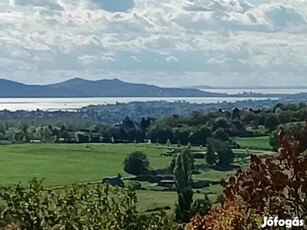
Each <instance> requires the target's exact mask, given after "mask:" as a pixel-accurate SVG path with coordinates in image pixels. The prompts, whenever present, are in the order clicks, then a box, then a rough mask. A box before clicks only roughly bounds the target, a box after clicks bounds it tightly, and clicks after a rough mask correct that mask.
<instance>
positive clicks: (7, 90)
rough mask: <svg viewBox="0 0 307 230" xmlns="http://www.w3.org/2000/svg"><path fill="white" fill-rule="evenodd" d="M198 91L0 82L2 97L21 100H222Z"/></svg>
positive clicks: (106, 83)
mask: <svg viewBox="0 0 307 230" xmlns="http://www.w3.org/2000/svg"><path fill="white" fill-rule="evenodd" d="M224 96H227V94H221V93H210V92H204V91H201V90H198V89H187V88H186V89H181V88H162V87H158V86H154V85H146V84H134V83H127V82H123V81H120V80H117V79H114V80H98V81H89V80H85V79H81V78H74V79H71V80H68V81H64V82H61V83H57V84H50V85H27V84H22V83H18V82H14V81H10V80H4V79H0V97H1V98H9V97H12V98H23V97H42V98H44V97H224Z"/></svg>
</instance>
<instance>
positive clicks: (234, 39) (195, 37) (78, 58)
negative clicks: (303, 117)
mask: <svg viewBox="0 0 307 230" xmlns="http://www.w3.org/2000/svg"><path fill="white" fill-rule="evenodd" d="M306 38H307V0H278V1H271V0H266V1H265V0H246V1H245V0H1V1H0V78H5V79H9V80H14V81H19V82H23V83H30V84H49V83H55V82H60V81H64V80H67V79H71V78H75V77H81V78H86V79H90V80H97V79H114V78H117V79H120V80H124V81H128V82H136V83H146V84H155V85H159V86H174V87H177V86H189V85H211V86H270V85H275V86H288V85H291V86H301V85H304V86H307V82H306V77H307V55H306V54H307V39H306Z"/></svg>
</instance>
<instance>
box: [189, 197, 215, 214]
mask: <svg viewBox="0 0 307 230" xmlns="http://www.w3.org/2000/svg"><path fill="white" fill-rule="evenodd" d="M211 206H212V202H211V201H210V200H209V198H208V196H207V195H205V197H204V199H197V200H195V201H194V202H193V205H192V207H191V215H192V216H197V215H201V216H204V215H207V214H208V212H209V211H210V209H211Z"/></svg>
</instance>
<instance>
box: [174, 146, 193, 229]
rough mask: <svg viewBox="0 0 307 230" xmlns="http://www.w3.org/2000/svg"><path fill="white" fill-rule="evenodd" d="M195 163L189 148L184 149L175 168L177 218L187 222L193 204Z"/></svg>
mask: <svg viewBox="0 0 307 230" xmlns="http://www.w3.org/2000/svg"><path fill="white" fill-rule="evenodd" d="M192 168H193V163H192V159H191V153H190V151H189V150H187V149H186V150H183V151H182V153H180V154H179V155H178V156H177V159H176V165H175V169H174V174H175V186H176V190H177V194H178V204H177V205H176V219H177V220H178V221H180V222H184V223H187V222H188V221H189V220H190V218H191V206H192V203H193V190H192V185H193V180H192Z"/></svg>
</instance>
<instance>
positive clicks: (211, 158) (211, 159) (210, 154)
mask: <svg viewBox="0 0 307 230" xmlns="http://www.w3.org/2000/svg"><path fill="white" fill-rule="evenodd" d="M206 161H207V163H208V164H209V165H214V164H215V163H216V161H217V155H216V154H215V152H214V151H213V146H212V143H211V142H210V143H208V145H207V154H206Z"/></svg>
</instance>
